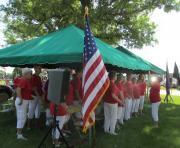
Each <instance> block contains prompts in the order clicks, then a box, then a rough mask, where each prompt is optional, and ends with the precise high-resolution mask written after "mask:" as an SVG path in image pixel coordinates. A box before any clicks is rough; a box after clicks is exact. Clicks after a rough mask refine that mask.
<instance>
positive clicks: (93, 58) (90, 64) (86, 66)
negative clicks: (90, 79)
mask: <svg viewBox="0 0 180 148" xmlns="http://www.w3.org/2000/svg"><path fill="white" fill-rule="evenodd" d="M99 55H100V53H99V50H97V51H96V53H95V54H94V55H93V56H92V57H91V59H90V61H89V62H88V63H86V64H85V67H84V71H83V78H85V76H86V73H87V71H88V70H89V68H90V67H91V66H92V63H93V62H94V61H95V60H96V59H97V58H98V57H99ZM82 85H83V86H84V81H83V84H82Z"/></svg>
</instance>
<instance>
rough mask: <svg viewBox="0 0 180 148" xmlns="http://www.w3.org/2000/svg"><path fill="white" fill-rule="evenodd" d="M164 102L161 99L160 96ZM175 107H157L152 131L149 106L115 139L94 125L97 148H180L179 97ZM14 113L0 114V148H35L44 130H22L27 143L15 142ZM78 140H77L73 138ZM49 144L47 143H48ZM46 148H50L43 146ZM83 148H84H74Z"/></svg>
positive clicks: (175, 101) (175, 98)
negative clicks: (158, 125)
mask: <svg viewBox="0 0 180 148" xmlns="http://www.w3.org/2000/svg"><path fill="white" fill-rule="evenodd" d="M162 98H164V96H162ZM173 99H174V103H170V104H164V103H162V104H161V106H160V111H159V114H160V115H159V116H160V127H159V128H158V129H155V128H153V126H152V121H151V116H150V105H148V104H147V105H146V107H145V114H144V116H143V117H138V118H134V119H131V120H130V121H128V122H127V123H125V125H124V126H123V127H122V128H121V129H120V130H119V135H118V136H111V135H108V134H105V133H104V132H103V129H102V126H103V122H99V123H97V125H96V129H97V130H96V147H97V148H180V96H179V97H178V96H173ZM15 125H16V118H15V113H0V147H1V148H11V147H13V148H35V147H37V145H38V143H39V141H40V139H41V137H42V136H43V135H44V134H45V132H46V129H44V130H35V129H34V130H32V131H27V130H25V131H24V133H25V135H26V136H27V137H28V139H29V140H28V141H26V142H23V141H17V140H16V133H15V132H16V131H15ZM75 138H77V137H75ZM49 143H50V142H49ZM46 147H51V146H50V145H49V146H46ZM76 147H80V148H85V147H87V145H76Z"/></svg>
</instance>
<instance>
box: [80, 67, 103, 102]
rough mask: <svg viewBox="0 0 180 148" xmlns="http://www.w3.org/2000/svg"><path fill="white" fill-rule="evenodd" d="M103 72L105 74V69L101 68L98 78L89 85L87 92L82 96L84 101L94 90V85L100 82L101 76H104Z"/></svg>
mask: <svg viewBox="0 0 180 148" xmlns="http://www.w3.org/2000/svg"><path fill="white" fill-rule="evenodd" d="M105 72H106V69H105V67H103V68H102V69H101V71H100V73H99V74H98V76H97V77H96V78H95V79H94V82H93V83H91V85H90V86H89V88H88V90H87V91H86V93H85V94H84V99H85V100H86V99H87V98H88V96H89V95H90V94H91V92H92V90H93V89H94V83H98V82H99V81H100V80H101V78H102V76H103V75H104V74H105Z"/></svg>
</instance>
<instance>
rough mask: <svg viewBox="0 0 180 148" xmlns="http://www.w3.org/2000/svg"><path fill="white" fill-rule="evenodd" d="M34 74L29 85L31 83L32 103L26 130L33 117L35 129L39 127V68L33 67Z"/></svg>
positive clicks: (40, 87)
mask: <svg viewBox="0 0 180 148" xmlns="http://www.w3.org/2000/svg"><path fill="white" fill-rule="evenodd" d="M34 71H35V74H33V75H32V78H31V83H32V89H33V90H32V95H33V101H31V103H30V105H29V113H28V128H29V129H30V128H31V121H32V119H33V118H34V116H35V121H36V127H39V125H40V121H39V118H40V113H41V99H42V93H43V92H42V81H41V78H40V76H39V74H40V73H41V67H40V66H35V67H34Z"/></svg>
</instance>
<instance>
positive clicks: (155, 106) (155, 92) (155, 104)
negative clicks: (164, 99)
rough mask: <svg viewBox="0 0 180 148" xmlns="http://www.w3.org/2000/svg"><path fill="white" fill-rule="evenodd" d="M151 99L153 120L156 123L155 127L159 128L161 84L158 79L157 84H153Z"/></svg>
mask: <svg viewBox="0 0 180 148" xmlns="http://www.w3.org/2000/svg"><path fill="white" fill-rule="evenodd" d="M149 98H150V102H151V113H152V119H153V121H154V126H155V127H158V121H159V116H158V110H159V105H160V102H161V98H160V82H159V80H158V79H157V80H156V81H155V82H152V84H151V89H150V94H149Z"/></svg>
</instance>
